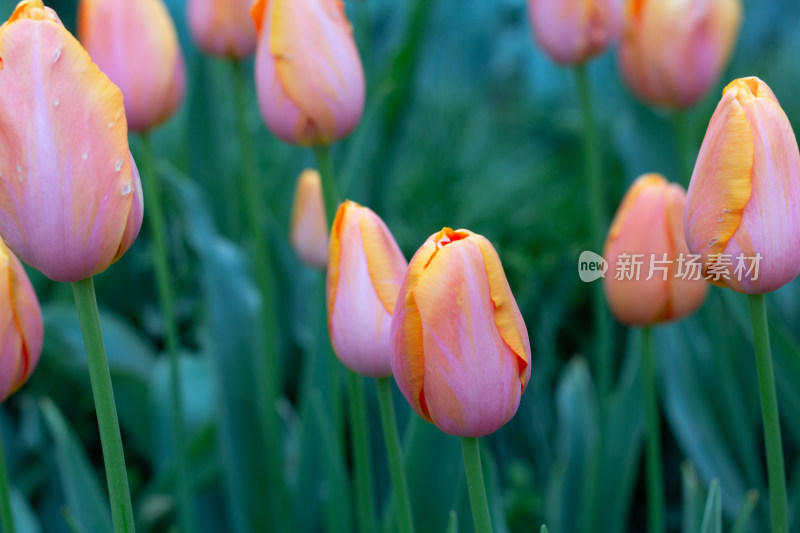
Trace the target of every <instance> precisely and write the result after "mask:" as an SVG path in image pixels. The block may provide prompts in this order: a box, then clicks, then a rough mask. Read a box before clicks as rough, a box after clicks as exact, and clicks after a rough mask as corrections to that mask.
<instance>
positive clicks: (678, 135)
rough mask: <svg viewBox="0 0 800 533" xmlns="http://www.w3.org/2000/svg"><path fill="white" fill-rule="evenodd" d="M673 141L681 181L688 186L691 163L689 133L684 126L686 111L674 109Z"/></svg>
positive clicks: (690, 176) (690, 175)
mask: <svg viewBox="0 0 800 533" xmlns="http://www.w3.org/2000/svg"><path fill="white" fill-rule="evenodd" d="M674 117H675V143H676V144H677V145H678V162H679V163H680V166H681V168H680V171H681V174H682V175H681V181H682V182H683V183H684V185H686V186H687V187H688V185H689V180H691V178H692V169H693V165H692V162H691V157H690V156H689V134H688V131H687V127H686V112H685V111H681V110H678V111H675V115H674Z"/></svg>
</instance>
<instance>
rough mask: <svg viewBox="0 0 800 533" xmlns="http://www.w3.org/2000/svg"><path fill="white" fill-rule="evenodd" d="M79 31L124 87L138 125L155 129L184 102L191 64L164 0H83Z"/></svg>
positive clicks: (134, 125)
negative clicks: (188, 66) (186, 62)
mask: <svg viewBox="0 0 800 533" xmlns="http://www.w3.org/2000/svg"><path fill="white" fill-rule="evenodd" d="M78 36H79V37H80V40H81V42H82V43H83V46H85V47H86V50H87V51H88V52H89V54H90V55H91V56H92V59H93V60H94V61H95V62H96V63H97V65H98V66H99V67H100V70H102V71H103V72H105V73H106V75H107V76H108V77H109V78H111V81H113V82H114V83H115V84H117V85H118V86H119V88H120V89H121V90H122V94H123V95H124V97H125V113H126V114H127V116H128V127H129V128H130V129H131V130H132V131H135V132H145V131H148V130H150V129H152V128H153V127H155V126H157V125H159V124H161V123H162V122H164V121H165V120H167V119H168V118H169V117H171V116H172V114H173V113H174V112H175V111H176V110H177V109H178V107H180V105H181V103H183V98H184V94H185V92H186V67H185V65H184V61H183V53H182V52H181V49H180V45H179V43H178V34H177V32H176V31H175V25H174V24H173V22H172V19H171V18H170V15H169V11H167V7H166V6H165V5H164V2H163V1H162V0H136V1H135V2H131V1H130V0H80V3H79V4H78Z"/></svg>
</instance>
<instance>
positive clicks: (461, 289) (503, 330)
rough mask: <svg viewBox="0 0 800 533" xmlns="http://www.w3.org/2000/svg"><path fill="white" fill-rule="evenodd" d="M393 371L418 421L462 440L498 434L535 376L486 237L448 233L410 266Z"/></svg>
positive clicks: (398, 314)
mask: <svg viewBox="0 0 800 533" xmlns="http://www.w3.org/2000/svg"><path fill="white" fill-rule="evenodd" d="M391 335H392V338H391V340H392V359H391V362H392V370H393V372H394V377H395V380H396V381H397V385H398V386H399V387H400V390H401V391H402V392H403V395H404V396H405V397H406V400H408V403H409V404H411V407H412V408H413V409H414V411H416V412H417V414H418V415H419V416H421V417H422V418H424V419H425V420H427V421H428V422H432V423H434V424H436V426H437V427H439V429H441V430H442V431H444V432H445V433H449V434H451V435H458V436H461V437H480V436H482V435H487V434H489V433H492V432H494V431H496V430H497V429H499V428H500V427H501V426H502V425H503V424H505V423H506V422H508V421H509V420H510V419H511V418H512V417H513V416H514V414H515V413H516V411H517V407H518V406H519V400H520V396H521V395H522V392H523V391H524V390H525V386H526V385H527V383H528V380H529V378H530V373H531V370H530V355H531V349H530V342H529V341H528V332H527V330H526V328H525V323H524V322H523V320H522V316H521V315H520V312H519V309H518V308H517V303H516V302H515V301H514V296H513V295H512V294H511V289H510V288H509V286H508V282H507V281H506V277H505V273H504V272H503V265H502V264H501V263H500V258H499V257H498V256H497V252H495V250H494V248H493V247H492V245H491V244H490V243H489V241H488V240H486V238H485V237H482V236H481V235H477V234H475V233H472V232H471V231H467V230H457V231H453V230H452V229H450V228H444V229H443V230H442V231H440V232H439V233H436V234H434V235H431V237H429V238H428V240H427V241H426V242H425V244H423V245H422V247H421V248H420V249H419V250H418V251H417V253H416V254H415V255H414V257H413V258H412V259H411V263H409V266H408V271H407V273H406V275H405V277H404V278H403V284H402V286H401V287H400V294H399V296H398V297H397V304H396V307H395V310H394V319H393V321H392V332H391Z"/></svg>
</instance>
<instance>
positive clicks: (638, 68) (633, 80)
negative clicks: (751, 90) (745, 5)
mask: <svg viewBox="0 0 800 533" xmlns="http://www.w3.org/2000/svg"><path fill="white" fill-rule="evenodd" d="M627 1H628V6H627V10H626V11H627V13H626V22H625V29H624V30H623V33H622V41H621V43H620V47H619V57H618V59H619V65H620V69H621V71H622V77H623V78H624V80H625V82H626V83H627V84H628V87H629V88H630V89H631V91H632V92H633V93H634V94H635V95H636V96H637V97H638V98H640V99H641V100H643V101H645V102H647V103H650V104H654V105H660V106H666V107H672V108H679V109H685V108H688V107H691V106H692V105H694V104H695V103H696V102H697V101H698V100H699V99H700V98H702V97H703V96H704V95H705V94H706V92H707V91H708V90H709V89H710V88H711V86H712V85H713V84H714V83H715V82H716V81H717V79H718V78H719V75H720V74H721V73H722V70H723V69H724V68H725V65H726V64H727V63H728V60H729V59H730V56H731V53H732V51H733V48H734V46H735V45H736V39H737V37H738V35H739V26H740V24H741V19H742V6H741V4H740V2H739V0H627Z"/></svg>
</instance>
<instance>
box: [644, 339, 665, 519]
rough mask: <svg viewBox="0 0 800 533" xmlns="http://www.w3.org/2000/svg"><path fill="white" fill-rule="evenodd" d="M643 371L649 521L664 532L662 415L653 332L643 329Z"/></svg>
mask: <svg viewBox="0 0 800 533" xmlns="http://www.w3.org/2000/svg"><path fill="white" fill-rule="evenodd" d="M642 345H643V347H642V352H643V354H642V355H643V357H642V373H643V374H644V380H643V381H644V405H645V411H646V413H647V522H648V525H649V527H648V531H649V532H650V533H664V531H665V527H666V522H665V521H664V472H663V467H662V464H661V419H660V418H659V415H658V380H657V379H656V364H655V354H654V353H653V335H652V331H651V330H650V328H649V327H644V328H643V329H642Z"/></svg>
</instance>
